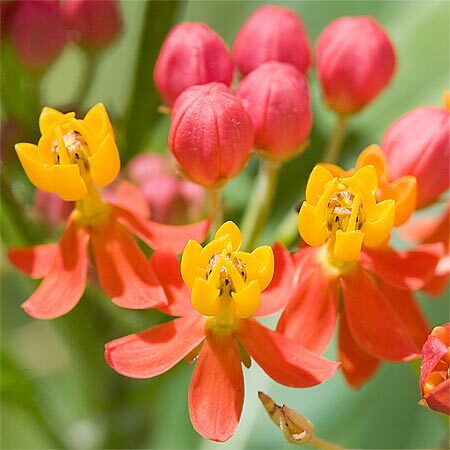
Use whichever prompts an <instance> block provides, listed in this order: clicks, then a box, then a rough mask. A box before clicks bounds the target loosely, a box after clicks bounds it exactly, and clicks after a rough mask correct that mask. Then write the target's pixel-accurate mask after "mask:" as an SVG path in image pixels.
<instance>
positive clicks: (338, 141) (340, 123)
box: [322, 115, 347, 163]
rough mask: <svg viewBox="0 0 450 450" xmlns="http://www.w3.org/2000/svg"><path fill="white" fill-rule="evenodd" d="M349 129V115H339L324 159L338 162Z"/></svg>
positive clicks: (324, 160) (328, 161) (329, 161)
mask: <svg viewBox="0 0 450 450" xmlns="http://www.w3.org/2000/svg"><path fill="white" fill-rule="evenodd" d="M346 129H347V116H339V115H338V116H337V119H336V125H335V128H334V131H333V134H332V136H331V140H330V142H329V144H328V148H327V150H326V151H325V154H324V155H323V156H322V161H323V162H327V163H336V162H337V160H338V159H339V155H340V153H341V149H342V144H343V143H344V138H345V132H346Z"/></svg>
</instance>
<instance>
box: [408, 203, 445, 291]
mask: <svg viewBox="0 0 450 450" xmlns="http://www.w3.org/2000/svg"><path fill="white" fill-rule="evenodd" d="M400 231H401V234H402V236H403V237H404V238H405V239H406V240H407V241H409V242H411V243H413V244H414V245H420V244H432V243H436V242H440V243H442V244H443V245H444V249H445V252H444V254H443V255H442V258H441V259H440V261H439V263H438V265H437V266H436V269H435V271H434V276H433V277H432V278H431V279H430V280H428V282H427V283H426V284H425V286H424V287H423V288H422V290H424V291H425V292H427V293H428V294H432V295H441V294H442V293H443V292H444V290H445V288H446V287H447V284H448V279H449V276H450V206H447V209H446V211H444V212H443V213H442V212H441V213H440V214H436V215H430V216H425V217H418V218H414V219H413V220H411V221H410V222H408V223H406V224H405V225H404V226H403V227H402V228H401V229H400Z"/></svg>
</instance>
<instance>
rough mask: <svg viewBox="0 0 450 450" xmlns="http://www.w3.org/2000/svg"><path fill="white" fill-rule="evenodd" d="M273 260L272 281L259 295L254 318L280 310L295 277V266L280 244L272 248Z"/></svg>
mask: <svg viewBox="0 0 450 450" xmlns="http://www.w3.org/2000/svg"><path fill="white" fill-rule="evenodd" d="M273 256H274V260H275V264H274V268H275V269H274V273H273V278H272V281H271V282H270V284H269V286H268V287H267V289H265V290H264V291H263V292H262V294H261V306H260V307H259V309H258V311H257V312H256V314H254V315H255V316H267V315H269V314H274V313H276V312H277V311H279V310H280V309H282V308H283V307H284V306H285V305H286V304H287V302H288V300H289V298H290V296H291V293H292V286H293V282H294V276H295V265H294V261H293V260H292V256H291V255H290V253H289V251H288V250H287V249H286V248H285V247H284V246H283V245H282V244H280V243H278V242H276V243H275V244H274V246H273Z"/></svg>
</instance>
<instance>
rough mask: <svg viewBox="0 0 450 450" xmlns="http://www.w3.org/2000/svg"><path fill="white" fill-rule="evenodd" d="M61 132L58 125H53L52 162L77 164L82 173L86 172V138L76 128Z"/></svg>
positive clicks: (87, 154)
mask: <svg viewBox="0 0 450 450" xmlns="http://www.w3.org/2000/svg"><path fill="white" fill-rule="evenodd" d="M63 133H64V131H63V129H62V128H61V127H60V126H57V127H55V134H56V139H55V140H54V141H53V142H52V144H51V147H50V152H51V154H52V155H53V156H54V164H78V166H79V167H80V171H81V173H82V174H83V173H85V172H88V171H89V161H88V156H89V145H88V143H87V141H86V139H85V138H84V136H83V135H82V134H81V133H80V132H79V131H77V130H73V129H72V130H69V131H66V132H65V133H64V134H63Z"/></svg>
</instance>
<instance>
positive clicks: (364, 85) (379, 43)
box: [317, 16, 396, 115]
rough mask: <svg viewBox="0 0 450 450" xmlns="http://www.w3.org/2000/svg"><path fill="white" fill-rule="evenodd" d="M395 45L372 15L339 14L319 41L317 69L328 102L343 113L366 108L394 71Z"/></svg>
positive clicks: (348, 113) (336, 110)
mask: <svg viewBox="0 0 450 450" xmlns="http://www.w3.org/2000/svg"><path fill="white" fill-rule="evenodd" d="M395 66H396V56H395V51H394V47H393V45H392V43H391V41H390V39H389V37H388V35H387V34H386V32H385V31H384V30H383V28H382V27H381V26H380V25H379V23H378V22H377V21H376V20H375V19H374V18H373V17H364V16H361V17H340V18H338V19H336V20H334V21H333V22H331V23H330V24H329V25H328V26H327V27H326V28H325V30H323V32H322V33H321V34H320V36H319V39H318V41H317V73H318V76H319V80H320V84H321V85H322V91H323V97H324V100H325V102H326V103H327V105H328V106H329V107H330V108H331V109H332V110H334V111H335V112H337V113H338V114H340V115H350V114H354V113H356V112H358V111H359V110H360V109H362V108H364V107H365V106H366V105H367V104H368V103H370V102H371V101H372V100H374V99H375V98H376V97H377V96H378V95H379V94H380V92H381V91H382V90H383V89H384V88H385V87H386V86H387V85H388V84H389V82H390V81H391V78H392V76H393V74H394V71H395Z"/></svg>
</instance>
